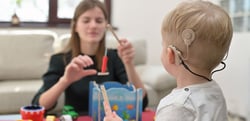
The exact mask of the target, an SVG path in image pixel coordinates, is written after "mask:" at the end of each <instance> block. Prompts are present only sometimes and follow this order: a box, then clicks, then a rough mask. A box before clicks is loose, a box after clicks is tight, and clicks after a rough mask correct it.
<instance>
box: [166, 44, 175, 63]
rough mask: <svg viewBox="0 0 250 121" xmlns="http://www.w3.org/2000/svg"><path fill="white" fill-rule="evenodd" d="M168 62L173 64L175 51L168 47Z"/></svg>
mask: <svg viewBox="0 0 250 121" xmlns="http://www.w3.org/2000/svg"><path fill="white" fill-rule="evenodd" d="M167 56H168V62H169V63H170V64H175V53H174V51H173V49H172V48H170V47H169V48H168V50H167Z"/></svg>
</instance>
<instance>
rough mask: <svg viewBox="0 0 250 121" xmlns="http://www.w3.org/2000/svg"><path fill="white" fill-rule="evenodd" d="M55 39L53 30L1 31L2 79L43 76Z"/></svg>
mask: <svg viewBox="0 0 250 121" xmlns="http://www.w3.org/2000/svg"><path fill="white" fill-rule="evenodd" d="M55 39H56V34H55V33H54V32H52V31H45V30H32V31H29V30H27V31H25V30H22V31H21V30H9V31H0V80H10V79H18V80H22V79H39V78H41V75H42V74H43V73H44V72H45V71H46V69H47V67H48V62H49V57H50V55H51V54H52V52H53V42H54V40H55Z"/></svg>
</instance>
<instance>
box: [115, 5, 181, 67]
mask: <svg viewBox="0 0 250 121" xmlns="http://www.w3.org/2000/svg"><path fill="white" fill-rule="evenodd" d="M179 1H181V0H113V1H112V4H113V8H112V11H113V13H112V24H113V26H115V27H118V36H120V37H124V38H128V39H129V38H133V39H138V38H139V39H146V40H147V44H148V60H147V61H148V63H149V64H161V61H160V54H161V32H160V30H161V23H162V20H163V18H164V16H165V15H166V13H167V12H168V11H169V10H170V9H172V8H173V7H175V5H176V4H177V3H178V2H179Z"/></svg>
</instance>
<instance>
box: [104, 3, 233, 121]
mask: <svg viewBox="0 0 250 121" xmlns="http://www.w3.org/2000/svg"><path fill="white" fill-rule="evenodd" d="M232 31H233V30H232V23H231V20H230V17H229V16H228V14H227V13H226V12H225V11H224V10H223V9H222V8H220V7H219V6H217V5H214V4H212V3H210V2H208V1H188V0H187V1H186V2H182V3H180V4H179V5H178V6H177V7H176V8H175V9H174V10H173V11H171V12H170V13H169V15H167V16H166V18H165V19H164V21H163V24H162V39H163V41H162V46H163V49H162V55H161V59H162V63H163V65H164V67H165V69H166V70H167V71H168V72H169V73H170V74H171V75H173V76H174V77H175V78H176V81H177V87H176V88H175V89H173V91H172V92H171V93H170V94H169V95H167V96H166V97H164V98H163V99H162V100H161V101H160V103H159V105H158V107H157V111H156V117H155V118H156V121H227V120H228V119H227V107H226V103H225V99H224V96H223V93H222V90H221V88H220V87H219V85H218V84H217V83H216V82H215V81H214V80H213V79H212V74H213V72H215V71H213V70H214V69H215V67H217V66H218V65H219V64H220V63H222V64H224V63H223V62H222V60H223V58H224V56H225V55H226V53H227V52H228V49H229V46H230V43H231V39H232ZM224 67H225V64H224ZM224 67H223V68H222V69H224ZM222 69H220V70H222ZM216 71H217V70H216ZM104 104H106V103H105V102H104ZM105 109H106V110H107V111H108V112H109V113H107V114H106V117H105V118H104V121H111V120H112V121H114V120H115V121H119V120H121V119H119V117H117V116H116V114H115V113H114V112H112V113H110V108H109V107H108V106H107V105H105ZM116 118H117V119H116Z"/></svg>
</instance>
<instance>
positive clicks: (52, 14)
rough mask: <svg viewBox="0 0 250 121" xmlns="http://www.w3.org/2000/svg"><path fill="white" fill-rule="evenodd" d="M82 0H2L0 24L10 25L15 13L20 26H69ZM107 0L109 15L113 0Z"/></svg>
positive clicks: (104, 0)
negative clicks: (75, 9)
mask: <svg viewBox="0 0 250 121" xmlns="http://www.w3.org/2000/svg"><path fill="white" fill-rule="evenodd" d="M80 1H81V0H8V1H5V0H3V1H2V0H1V1H0V11H5V12H4V13H0V26H7V27H8V26H10V25H11V18H12V16H13V15H14V14H16V16H18V18H19V19H20V22H21V24H20V27H27V26H37V25H39V26H41V25H42V26H61V25H64V26H67V27H68V26H69V25H70V19H71V17H72V15H73V11H74V8H75V7H76V5H77V4H78V3H79V2H80ZM101 1H103V2H105V5H106V7H107V10H108V13H109V16H110V12H111V7H110V6H111V0H101Z"/></svg>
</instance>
